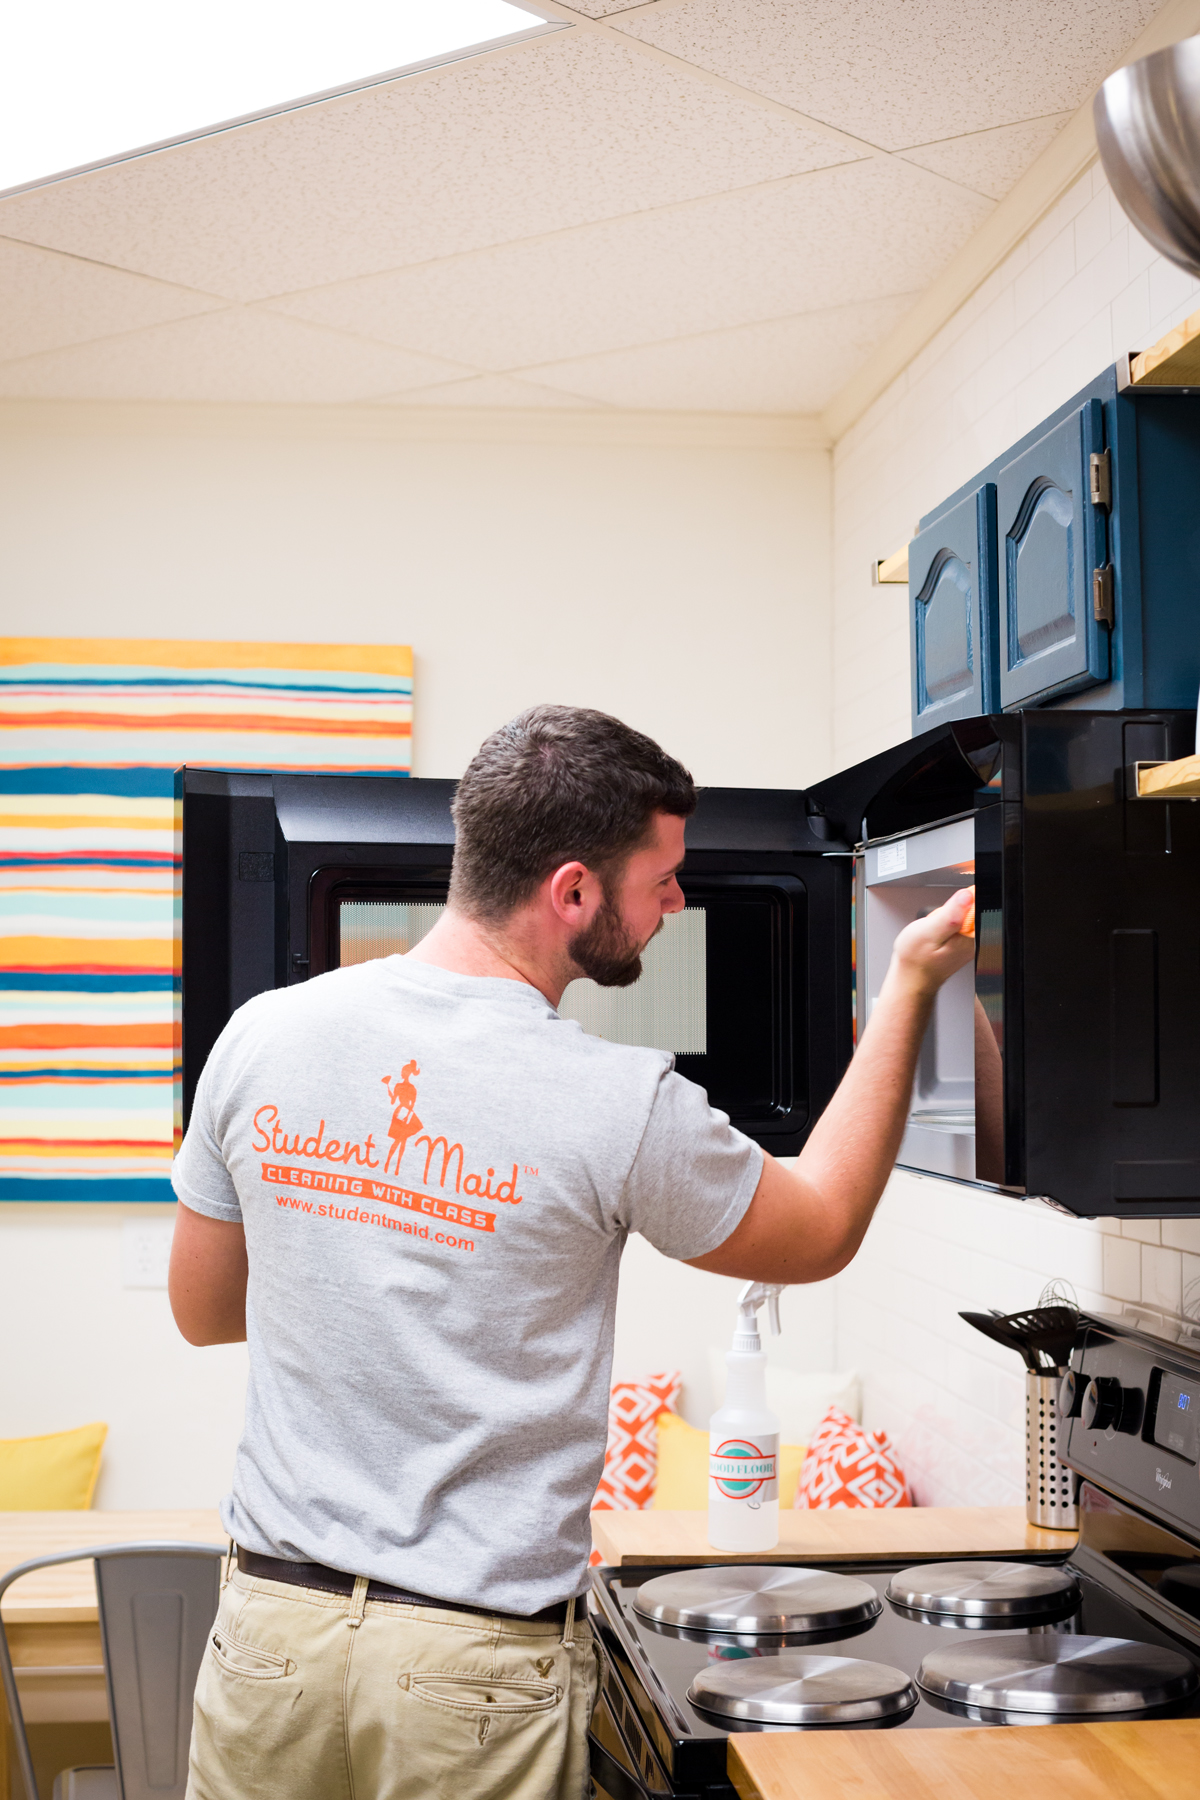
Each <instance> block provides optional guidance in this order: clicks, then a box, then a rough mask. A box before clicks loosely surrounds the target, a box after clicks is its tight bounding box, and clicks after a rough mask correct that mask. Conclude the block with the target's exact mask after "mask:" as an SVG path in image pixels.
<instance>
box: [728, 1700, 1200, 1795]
mask: <svg viewBox="0 0 1200 1800" xmlns="http://www.w3.org/2000/svg"><path fill="white" fill-rule="evenodd" d="M1198 1766H1200V1719H1157V1720H1153V1721H1142V1722H1136V1723H1132V1724H1126V1723H1117V1722H1116V1721H1115V1720H1114V1721H1113V1722H1112V1723H1111V1724H1101V1725H1018V1726H1011V1725H1010V1726H1005V1727H1004V1728H1003V1729H1002V1730H997V1729H995V1727H990V1728H987V1727H985V1728H983V1729H981V1730H973V1729H971V1728H970V1727H967V1728H965V1729H964V1730H962V1731H830V1732H821V1731H811V1732H800V1733H796V1734H792V1733H790V1732H775V1731H763V1732H753V1733H750V1732H745V1733H743V1734H742V1735H741V1736H739V1737H732V1738H730V1740H729V1779H730V1781H732V1783H733V1785H734V1787H735V1788H736V1789H737V1791H738V1793H739V1794H740V1795H741V1796H742V1800H849V1797H850V1796H853V1800H930V1796H931V1795H946V1796H953V1797H954V1800H1011V1797H1012V1796H1013V1795H1019V1796H1020V1800H1183V1796H1184V1795H1186V1794H1191V1793H1193V1792H1194V1791H1195V1786H1196V1771H1197V1767H1198Z"/></svg>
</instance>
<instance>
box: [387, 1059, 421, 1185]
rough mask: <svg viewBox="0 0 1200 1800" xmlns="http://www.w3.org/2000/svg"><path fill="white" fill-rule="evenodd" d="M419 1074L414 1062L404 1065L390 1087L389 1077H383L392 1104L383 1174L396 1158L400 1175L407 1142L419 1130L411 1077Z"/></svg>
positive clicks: (415, 1092) (419, 1125) (397, 1170)
mask: <svg viewBox="0 0 1200 1800" xmlns="http://www.w3.org/2000/svg"><path fill="white" fill-rule="evenodd" d="M420 1073H421V1071H420V1069H418V1067H417V1065H416V1060H415V1059H414V1060H413V1061H412V1062H409V1063H405V1065H404V1067H403V1069H401V1071H400V1079H399V1081H398V1082H397V1083H396V1085H395V1087H393V1086H392V1078H391V1076H390V1075H385V1076H384V1077H383V1085H384V1087H385V1088H386V1089H387V1097H388V1099H389V1100H390V1101H391V1103H392V1122H391V1124H390V1125H389V1126H388V1136H389V1137H390V1138H391V1140H392V1147H391V1149H390V1150H389V1151H388V1153H387V1159H386V1161H385V1162H384V1165H383V1168H384V1173H385V1174H386V1173H387V1171H388V1170H389V1169H390V1168H391V1166H392V1158H393V1156H394V1157H395V1158H396V1173H397V1175H398V1174H399V1173H400V1164H401V1163H402V1162H403V1161H404V1152H405V1151H406V1150H407V1148H408V1140H409V1138H411V1137H415V1136H416V1135H417V1133H418V1131H420V1129H421V1121H420V1119H418V1117H417V1090H416V1088H415V1086H414V1085H413V1079H412V1078H413V1076H414V1075H419V1074H420Z"/></svg>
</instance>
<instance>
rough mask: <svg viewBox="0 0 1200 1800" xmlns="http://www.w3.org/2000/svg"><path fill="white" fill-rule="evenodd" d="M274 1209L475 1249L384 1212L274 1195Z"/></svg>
mask: <svg viewBox="0 0 1200 1800" xmlns="http://www.w3.org/2000/svg"><path fill="white" fill-rule="evenodd" d="M275 1204H276V1206H282V1207H285V1208H290V1210H291V1211H292V1212H301V1213H311V1214H312V1216H313V1218H315V1219H344V1220H345V1221H346V1223H347V1224H350V1225H353V1224H358V1225H382V1226H383V1229H384V1230H385V1231H402V1232H405V1233H406V1234H407V1236H409V1237H415V1238H425V1239H426V1240H427V1241H428V1242H429V1243H431V1244H445V1245H446V1246H447V1247H448V1248H449V1249H451V1250H474V1248H475V1245H474V1242H473V1240H472V1239H471V1238H465V1237H454V1236H452V1234H451V1233H450V1232H448V1231H431V1230H430V1228H429V1226H428V1225H418V1224H417V1222H416V1220H415V1219H390V1218H388V1217H387V1216H386V1215H385V1214H383V1213H368V1212H363V1210H362V1208H361V1207H358V1206H350V1207H345V1206H330V1205H328V1204H327V1203H325V1202H322V1203H321V1204H320V1205H316V1204H314V1203H313V1201H311V1200H294V1199H293V1198H292V1196H291V1195H290V1194H276V1196H275Z"/></svg>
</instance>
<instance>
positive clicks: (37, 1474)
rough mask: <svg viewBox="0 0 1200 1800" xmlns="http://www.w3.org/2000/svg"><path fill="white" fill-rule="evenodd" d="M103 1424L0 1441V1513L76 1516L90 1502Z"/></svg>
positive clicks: (101, 1442) (105, 1435) (96, 1472)
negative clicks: (57, 1513)
mask: <svg viewBox="0 0 1200 1800" xmlns="http://www.w3.org/2000/svg"><path fill="white" fill-rule="evenodd" d="M107 1436H108V1426H107V1425H80V1426H78V1427H77V1428H76V1429H75V1430H74V1431H52V1432H51V1433H50V1434H49V1436H47V1437H31V1438H0V1512H76V1511H81V1510H82V1509H83V1508H84V1507H86V1506H90V1505H91V1504H92V1495H93V1493H94V1492H95V1489H96V1477H97V1476H98V1475H99V1473H100V1452H101V1450H103V1448H104V1440H105V1438H106V1437H107Z"/></svg>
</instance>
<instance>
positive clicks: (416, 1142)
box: [254, 1057, 522, 1206]
mask: <svg viewBox="0 0 1200 1800" xmlns="http://www.w3.org/2000/svg"><path fill="white" fill-rule="evenodd" d="M420 1073H421V1071H420V1069H419V1067H418V1066H417V1062H416V1059H415V1057H414V1058H413V1059H412V1061H410V1062H406V1063H405V1064H404V1067H403V1068H402V1069H401V1071H400V1077H399V1080H397V1081H393V1080H392V1077H391V1076H390V1075H383V1076H381V1077H380V1080H381V1081H382V1083H383V1087H384V1089H385V1091H386V1093H387V1097H388V1101H389V1103H390V1104H391V1108H392V1117H391V1122H390V1124H389V1125H388V1128H387V1135H388V1139H389V1142H390V1147H389V1149H388V1152H387V1156H386V1157H385V1159H384V1164H383V1168H384V1173H385V1174H392V1175H396V1176H398V1175H399V1174H400V1167H401V1164H402V1163H403V1161H404V1158H405V1154H406V1152H407V1150H408V1147H409V1145H410V1144H412V1145H413V1150H414V1154H416V1155H419V1154H420V1151H421V1149H422V1147H424V1151H425V1161H424V1166H423V1167H422V1168H421V1171H420V1174H419V1176H418V1175H416V1174H415V1173H410V1174H409V1175H408V1180H409V1181H417V1180H419V1181H420V1183H421V1185H422V1186H423V1187H426V1188H428V1187H432V1186H433V1185H434V1180H435V1177H436V1183H437V1186H438V1187H439V1188H440V1189H441V1190H442V1192H443V1193H445V1192H446V1189H447V1183H448V1182H449V1179H450V1174H451V1171H453V1174H454V1182H453V1191H454V1192H455V1193H456V1194H469V1195H471V1196H472V1197H473V1198H474V1199H477V1200H491V1201H493V1202H495V1201H501V1202H506V1203H507V1204H508V1205H510V1206H520V1204H521V1199H522V1196H521V1195H520V1194H518V1192H517V1164H516V1163H514V1164H513V1165H512V1174H511V1175H508V1176H505V1177H504V1179H503V1180H501V1181H496V1182H495V1186H493V1185H492V1184H493V1182H494V1181H495V1176H496V1171H495V1169H494V1168H489V1169H488V1171H487V1174H486V1175H476V1174H475V1173H474V1172H473V1171H470V1170H467V1169H466V1168H465V1157H464V1151H463V1147H462V1145H461V1144H460V1143H457V1142H456V1143H451V1141H450V1140H449V1138H447V1137H444V1136H441V1135H439V1136H437V1137H433V1136H432V1135H431V1134H430V1133H429V1132H428V1131H426V1130H425V1127H424V1123H423V1121H422V1120H421V1118H420V1117H419V1116H418V1113H417V1087H416V1082H415V1080H414V1079H413V1078H414V1076H417V1075H419V1074H420ZM254 1131H255V1137H254V1149H255V1150H256V1151H258V1152H260V1153H261V1152H264V1151H269V1152H271V1153H272V1154H273V1155H274V1156H295V1157H300V1158H302V1159H304V1160H305V1161H312V1162H316V1161H320V1162H336V1163H341V1164H342V1165H343V1166H345V1165H347V1164H354V1165H357V1166H358V1167H360V1168H363V1167H365V1168H368V1169H377V1168H378V1167H379V1161H378V1158H377V1157H376V1156H375V1155H374V1152H375V1150H376V1149H377V1148H382V1146H381V1145H376V1142H375V1136H374V1133H373V1132H368V1134H367V1138H366V1142H365V1143H361V1144H359V1143H351V1142H348V1141H345V1140H343V1139H340V1138H336V1137H326V1136H325V1120H324V1119H322V1120H321V1121H320V1123H319V1125H318V1126H317V1129H316V1131H315V1132H313V1133H312V1134H311V1135H310V1136H308V1137H306V1136H305V1135H304V1133H303V1132H301V1131H295V1132H292V1133H291V1134H290V1135H289V1133H288V1131H287V1130H286V1128H285V1127H284V1125H283V1124H282V1122H281V1120H280V1115H279V1108H278V1107H277V1106H270V1105H268V1106H260V1107H259V1108H258V1109H257V1111H256V1112H255V1114H254ZM393 1159H394V1162H395V1166H394V1168H393ZM265 1167H266V1165H264V1168H265ZM264 1179H267V1177H265V1176H264ZM338 1191H341V1190H340V1189H339V1190H338ZM381 1191H382V1192H385V1193H386V1192H389V1191H390V1190H386V1189H385V1190H381Z"/></svg>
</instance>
